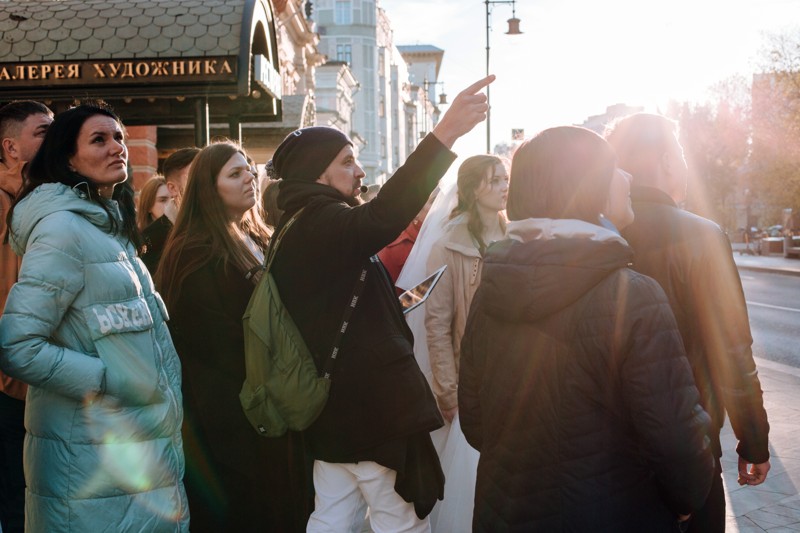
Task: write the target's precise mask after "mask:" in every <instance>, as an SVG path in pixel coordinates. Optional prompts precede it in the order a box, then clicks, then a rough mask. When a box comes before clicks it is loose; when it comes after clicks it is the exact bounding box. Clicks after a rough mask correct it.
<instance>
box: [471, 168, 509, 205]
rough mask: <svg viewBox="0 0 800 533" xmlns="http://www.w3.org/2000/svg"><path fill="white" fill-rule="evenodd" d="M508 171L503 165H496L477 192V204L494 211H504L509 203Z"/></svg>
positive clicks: (489, 171)
mask: <svg viewBox="0 0 800 533" xmlns="http://www.w3.org/2000/svg"><path fill="white" fill-rule="evenodd" d="M508 179H509V178H508V170H507V169H506V167H505V165H503V164H502V163H497V164H495V165H494V166H493V167H492V168H490V169H489V170H488V172H487V174H486V178H485V179H484V180H483V181H482V182H481V184H480V186H478V190H477V191H475V202H476V203H477V204H478V205H480V206H482V207H484V208H486V209H489V210H492V211H498V212H499V211H502V210H503V209H505V208H506V202H507V201H508Z"/></svg>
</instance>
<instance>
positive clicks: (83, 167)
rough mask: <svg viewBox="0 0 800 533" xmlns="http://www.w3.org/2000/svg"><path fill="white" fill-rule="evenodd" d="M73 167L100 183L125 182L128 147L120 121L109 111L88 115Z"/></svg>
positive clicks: (80, 133)
mask: <svg viewBox="0 0 800 533" xmlns="http://www.w3.org/2000/svg"><path fill="white" fill-rule="evenodd" d="M69 166H70V168H71V169H72V170H74V171H75V172H77V173H78V174H80V175H81V176H84V177H85V178H88V179H89V180H90V181H91V182H92V183H94V184H95V185H97V186H98V187H103V186H108V185H115V184H117V183H122V182H123V181H125V180H126V179H127V177H128V148H127V147H126V146H125V142H124V133H123V132H122V126H121V125H120V123H119V122H117V121H116V120H114V119H113V118H111V117H109V116H106V115H94V116H91V117H89V118H88V119H86V122H84V123H83V126H81V129H80V131H79V132H78V138H77V139H76V141H75V155H73V156H72V157H70V159H69Z"/></svg>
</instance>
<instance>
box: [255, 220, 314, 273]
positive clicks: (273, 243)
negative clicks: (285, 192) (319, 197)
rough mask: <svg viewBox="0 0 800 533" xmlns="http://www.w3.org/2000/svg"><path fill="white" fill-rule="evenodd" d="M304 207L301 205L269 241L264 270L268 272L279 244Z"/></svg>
mask: <svg viewBox="0 0 800 533" xmlns="http://www.w3.org/2000/svg"><path fill="white" fill-rule="evenodd" d="M303 209H305V207H301V208H300V209H298V210H297V211H295V213H294V214H293V215H292V218H290V219H289V220H288V221H287V222H286V224H285V225H284V226H283V227H282V228H281V230H280V231H279V232H278V235H277V236H275V237H273V238H272V240H270V241H269V248H268V249H267V256H266V257H265V258H264V270H265V271H266V272H269V267H271V266H272V260H273V259H275V254H276V253H277V252H278V246H280V245H281V239H283V236H284V235H286V232H287V231H288V230H289V228H291V227H292V224H294V223H295V221H296V220H297V219H298V217H300V213H302V212H303Z"/></svg>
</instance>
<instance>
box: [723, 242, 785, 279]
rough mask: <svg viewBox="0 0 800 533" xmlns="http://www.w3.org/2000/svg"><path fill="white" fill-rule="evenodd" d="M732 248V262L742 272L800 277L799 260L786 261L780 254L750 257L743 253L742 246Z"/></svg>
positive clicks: (740, 244) (737, 244)
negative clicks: (752, 271)
mask: <svg viewBox="0 0 800 533" xmlns="http://www.w3.org/2000/svg"><path fill="white" fill-rule="evenodd" d="M732 246H733V260H734V261H735V262H736V266H737V267H739V268H740V269H742V270H755V271H759V272H773V273H776V274H787V275H791V276H800V259H787V258H785V257H783V255H782V254H770V255H750V254H747V253H744V250H745V245H744V244H742V243H734V244H732ZM752 249H755V248H754V247H753V248H752Z"/></svg>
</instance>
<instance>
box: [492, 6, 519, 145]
mask: <svg viewBox="0 0 800 533" xmlns="http://www.w3.org/2000/svg"><path fill="white" fill-rule="evenodd" d="M483 3H484V4H485V5H486V75H487V76H488V75H489V30H490V22H491V21H490V20H489V15H491V10H490V9H489V6H490V4H511V18H510V19H508V31H507V32H506V35H519V34H520V33H522V32H521V31H519V19H518V18H517V14H516V9H517V4H516V0H484V2H483ZM490 87H491V86H490V85H487V86H486V104H487V105H488V108H487V109H486V153H487V154H490V153H492V101H491V98H490V97H489V89H490Z"/></svg>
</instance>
